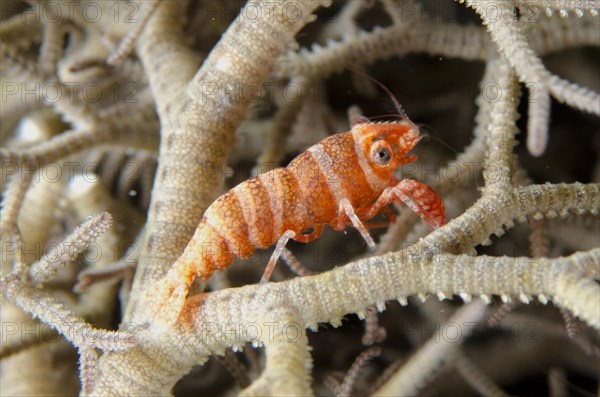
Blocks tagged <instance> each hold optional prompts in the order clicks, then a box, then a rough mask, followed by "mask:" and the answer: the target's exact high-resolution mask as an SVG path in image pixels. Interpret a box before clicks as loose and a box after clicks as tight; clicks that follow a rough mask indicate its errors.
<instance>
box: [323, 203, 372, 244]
mask: <svg viewBox="0 0 600 397" xmlns="http://www.w3.org/2000/svg"><path fill="white" fill-rule="evenodd" d="M338 212H339V218H338V221H337V223H336V224H335V225H333V228H334V229H336V230H342V229H343V228H344V226H345V225H346V218H348V219H350V222H352V226H354V227H355V228H356V229H357V230H358V231H359V233H360V235H361V236H362V238H363V239H365V241H366V242H367V245H368V246H369V249H371V250H375V242H374V241H373V238H372V237H371V235H370V234H369V231H368V230H367V228H366V227H365V225H363V223H362V222H361V221H360V219H358V216H357V215H356V213H355V212H354V208H352V204H350V201H349V200H348V199H345V198H344V199H341V200H340V209H339V211H338Z"/></svg>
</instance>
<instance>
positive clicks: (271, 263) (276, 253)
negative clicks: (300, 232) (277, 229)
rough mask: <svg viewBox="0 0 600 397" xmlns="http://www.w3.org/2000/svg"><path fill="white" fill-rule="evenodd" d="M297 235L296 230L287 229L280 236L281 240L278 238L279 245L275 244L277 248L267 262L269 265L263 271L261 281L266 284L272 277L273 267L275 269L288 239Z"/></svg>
mask: <svg viewBox="0 0 600 397" xmlns="http://www.w3.org/2000/svg"><path fill="white" fill-rule="evenodd" d="M295 235H296V233H295V232H293V231H291V230H286V231H285V232H284V233H283V234H282V235H281V237H279V240H277V245H276V246H275V250H274V251H273V253H272V254H271V258H270V259H269V263H267V267H266V268H265V272H264V273H263V275H262V277H261V279H260V283H261V284H264V283H266V282H267V281H269V279H270V278H271V273H273V269H275V265H276V264H277V260H278V259H279V257H280V256H281V253H282V252H283V249H284V248H285V245H286V244H287V242H288V240H289V239H290V238H292V237H294V236H295Z"/></svg>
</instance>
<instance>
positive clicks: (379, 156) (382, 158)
mask: <svg viewBox="0 0 600 397" xmlns="http://www.w3.org/2000/svg"><path fill="white" fill-rule="evenodd" d="M371 158H372V159H373V161H374V162H376V163H377V164H379V165H386V164H387V163H389V162H390V160H391V159H392V149H390V146H389V145H388V144H387V142H385V141H377V142H375V144H374V145H373V146H372V147H371Z"/></svg>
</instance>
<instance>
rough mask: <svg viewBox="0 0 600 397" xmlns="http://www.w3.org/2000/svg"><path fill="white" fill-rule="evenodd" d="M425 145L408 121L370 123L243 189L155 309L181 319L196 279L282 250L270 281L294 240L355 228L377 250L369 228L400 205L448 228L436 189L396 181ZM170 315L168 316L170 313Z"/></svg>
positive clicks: (189, 253) (222, 203) (211, 210)
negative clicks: (418, 147) (326, 230)
mask: <svg viewBox="0 0 600 397" xmlns="http://www.w3.org/2000/svg"><path fill="white" fill-rule="evenodd" d="M420 138H421V135H420V132H419V128H418V127H417V126H416V125H415V124H414V123H413V122H412V121H410V120H409V119H408V117H406V116H405V115H404V116H403V118H402V119H401V120H399V121H393V122H377V123H375V122H370V121H368V119H366V118H364V119H361V120H360V121H358V122H356V123H354V124H353V126H352V129H351V131H349V132H345V133H339V134H336V135H332V136H330V137H328V138H326V139H324V140H322V141H320V142H319V143H317V144H315V145H314V146H312V147H310V148H309V149H308V150H307V151H305V152H304V153H302V154H300V155H299V156H298V157H296V158H295V159H294V160H293V161H292V162H291V163H290V164H289V165H288V166H287V167H285V168H278V169H275V170H272V171H269V172H267V173H264V174H261V175H259V176H257V177H254V178H252V179H249V180H247V181H245V182H242V183H240V184H239V185H237V186H236V187H234V188H233V189H231V190H229V191H228V192H226V193H225V194H223V195H222V196H220V197H219V198H218V199H217V200H215V201H214V202H213V203H212V204H211V205H210V206H209V207H208V209H207V210H206V212H205V213H204V216H203V217H202V220H201V221H200V223H199V225H198V227H197V229H196V231H195V233H194V236H193V237H192V239H191V241H190V242H189V243H188V245H187V247H186V248H185V250H184V252H183V254H182V255H181V256H180V257H179V259H178V260H177V261H176V262H175V264H174V265H173V267H172V268H171V269H170V270H169V272H168V273H167V275H166V276H165V278H164V279H162V280H160V281H159V282H158V283H157V288H151V289H150V291H151V292H150V294H151V295H153V298H152V299H153V301H154V302H157V304H158V305H160V306H162V309H161V310H162V311H164V310H168V311H169V312H170V313H169V314H168V315H169V316H170V317H171V318H173V316H175V317H174V318H176V316H178V314H179V312H180V310H181V308H182V306H183V303H184V300H185V297H186V296H187V294H188V290H189V288H190V286H191V284H192V283H193V281H194V279H195V278H196V277H200V278H201V279H202V280H206V279H208V278H209V277H210V276H211V274H212V273H213V272H214V271H215V270H222V269H225V268H227V267H228V266H229V265H230V263H231V262H232V260H233V259H234V257H239V258H247V257H249V256H250V255H252V253H253V252H254V250H255V249H257V248H266V247H269V246H271V245H273V244H275V243H277V244H276V247H275V250H274V252H273V254H272V255H271V258H270V260H269V262H268V264H267V267H266V269H265V272H264V275H263V278H262V280H261V281H262V282H264V281H267V280H268V279H269V277H270V274H271V272H272V271H273V268H274V266H275V263H276V262H277V260H278V258H279V256H280V255H281V254H282V252H283V250H284V247H285V245H286V243H287V242H288V240H289V239H292V240H295V241H300V242H304V243H308V242H310V241H312V240H314V239H316V238H318V237H319V236H320V235H321V233H322V232H323V229H324V227H325V226H326V225H330V226H331V227H332V228H333V229H335V230H343V229H344V228H345V227H346V225H348V224H351V225H352V226H354V227H355V228H356V229H358V231H359V232H360V234H361V235H362V237H363V238H364V240H365V241H366V242H367V244H368V246H369V247H370V248H371V249H373V248H374V247H375V243H374V242H373V239H372V238H371V236H370V235H369V232H368V231H367V228H366V227H365V225H364V222H366V221H368V220H370V219H371V218H373V217H375V216H376V215H377V214H378V213H379V212H381V211H384V213H385V214H386V215H387V217H388V219H390V221H391V222H393V221H395V215H394V212H393V211H392V210H391V209H390V208H389V207H388V204H390V203H392V202H394V201H397V200H400V201H402V202H403V203H404V204H406V205H408V206H409V207H410V208H411V209H412V210H413V211H415V212H416V213H417V214H419V215H420V216H421V217H422V218H424V220H425V221H427V223H429V224H430V225H431V226H432V227H434V228H436V227H439V226H441V225H442V224H443V223H444V217H445V215H444V205H443V203H442V200H441V199H440V197H439V196H438V194H437V193H436V192H435V191H434V190H433V189H431V188H430V187H429V186H427V185H425V184H423V183H421V182H418V181H415V180H410V179H405V180H402V181H399V180H397V179H396V178H395V177H394V171H395V170H396V169H397V168H398V167H400V166H401V165H403V164H406V163H410V162H413V161H415V160H416V156H415V155H414V154H413V155H408V154H407V153H408V152H409V151H410V150H411V149H412V148H413V147H414V146H415V145H416V144H417V142H419V140H420ZM163 314H166V313H163Z"/></svg>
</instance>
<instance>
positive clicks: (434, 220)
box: [365, 179, 445, 229]
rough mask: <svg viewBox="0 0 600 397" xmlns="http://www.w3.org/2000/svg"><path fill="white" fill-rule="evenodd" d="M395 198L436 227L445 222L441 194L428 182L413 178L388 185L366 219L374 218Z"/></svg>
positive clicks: (366, 215)
mask: <svg viewBox="0 0 600 397" xmlns="http://www.w3.org/2000/svg"><path fill="white" fill-rule="evenodd" d="M395 200H401V201H402V202H403V203H404V204H405V205H406V206H408V207H409V208H410V209H411V210H413V211H414V212H416V213H417V214H418V215H419V216H420V217H421V218H423V219H424V220H425V222H427V223H428V224H429V225H430V226H431V227H432V228H434V229H435V228H438V227H440V226H442V225H443V224H444V223H445V213H444V203H443V202H442V199H441V198H440V196H439V195H438V194H437V192H436V191H435V190H433V189H432V188H430V187H429V186H427V185H426V184H424V183H422V182H418V181H415V180H412V179H404V180H402V181H400V182H399V183H398V184H397V185H395V186H390V187H386V188H385V190H384V191H383V193H381V195H380V196H379V198H378V199H377V201H376V202H375V203H374V204H373V206H372V207H371V208H370V209H369V211H368V212H367V213H366V214H365V219H371V218H373V217H374V216H375V215H377V213H378V212H379V211H381V210H382V209H383V208H384V207H385V206H386V205H388V204H389V203H391V202H393V201H395Z"/></svg>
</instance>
